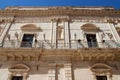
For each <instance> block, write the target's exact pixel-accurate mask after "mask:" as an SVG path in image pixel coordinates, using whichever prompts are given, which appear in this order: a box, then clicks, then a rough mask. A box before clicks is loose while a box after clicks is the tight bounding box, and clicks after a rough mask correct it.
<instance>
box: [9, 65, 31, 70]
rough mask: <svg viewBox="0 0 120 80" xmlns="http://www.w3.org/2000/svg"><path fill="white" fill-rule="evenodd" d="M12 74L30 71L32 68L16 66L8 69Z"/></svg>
mask: <svg viewBox="0 0 120 80" xmlns="http://www.w3.org/2000/svg"><path fill="white" fill-rule="evenodd" d="M8 69H9V71H10V72H14V71H29V70H30V68H29V67H28V66H26V65H25V64H15V65H12V66H11V67H9V68H8Z"/></svg>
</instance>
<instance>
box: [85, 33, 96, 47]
mask: <svg viewBox="0 0 120 80" xmlns="http://www.w3.org/2000/svg"><path fill="white" fill-rule="evenodd" d="M86 38H87V44H88V47H97V39H96V34H86Z"/></svg>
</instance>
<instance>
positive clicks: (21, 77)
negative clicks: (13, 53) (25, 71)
mask: <svg viewBox="0 0 120 80" xmlns="http://www.w3.org/2000/svg"><path fill="white" fill-rule="evenodd" d="M12 80H23V76H12Z"/></svg>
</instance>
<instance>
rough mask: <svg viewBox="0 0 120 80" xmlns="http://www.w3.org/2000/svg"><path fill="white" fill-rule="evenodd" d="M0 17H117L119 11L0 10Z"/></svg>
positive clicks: (119, 13) (63, 9)
mask: <svg viewBox="0 0 120 80" xmlns="http://www.w3.org/2000/svg"><path fill="white" fill-rule="evenodd" d="M0 15H1V16H56V15H69V16H119V17H120V10H115V9H103V10H89V9H66V8H60V9H56V8H55V9H48V10H14V9H13V10H9V9H5V10H0Z"/></svg>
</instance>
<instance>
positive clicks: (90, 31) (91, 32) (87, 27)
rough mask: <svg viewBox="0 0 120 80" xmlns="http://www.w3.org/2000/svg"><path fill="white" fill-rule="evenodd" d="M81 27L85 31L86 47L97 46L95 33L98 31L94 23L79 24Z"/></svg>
mask: <svg viewBox="0 0 120 80" xmlns="http://www.w3.org/2000/svg"><path fill="white" fill-rule="evenodd" d="M81 29H82V30H83V31H84V33H85V38H86V40H87V44H88V47H89V48H91V47H98V43H97V37H96V33H97V32H99V31H100V29H99V28H98V27H96V25H94V24H91V23H87V24H84V25H82V26H81Z"/></svg>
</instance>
